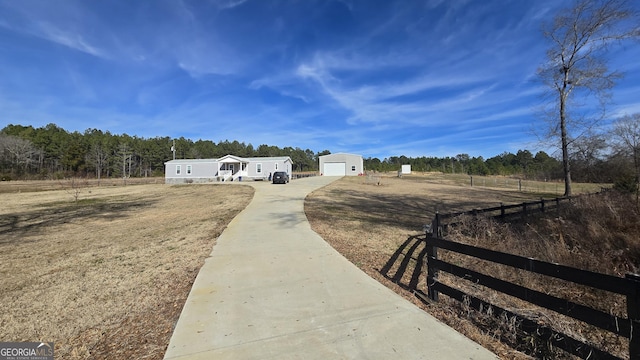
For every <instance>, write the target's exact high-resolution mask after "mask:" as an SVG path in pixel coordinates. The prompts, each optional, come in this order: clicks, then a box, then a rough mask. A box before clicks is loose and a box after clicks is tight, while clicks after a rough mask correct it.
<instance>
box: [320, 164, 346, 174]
mask: <svg viewBox="0 0 640 360" xmlns="http://www.w3.org/2000/svg"><path fill="white" fill-rule="evenodd" d="M322 173H323V174H324V176H345V175H347V164H346V163H325V164H324V169H323V170H322Z"/></svg>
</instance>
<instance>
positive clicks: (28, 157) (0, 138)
mask: <svg viewBox="0 0 640 360" xmlns="http://www.w3.org/2000/svg"><path fill="white" fill-rule="evenodd" d="M2 154H4V157H5V158H6V160H7V162H9V163H10V164H11V165H12V166H15V167H16V168H17V169H18V171H20V172H25V171H26V170H27V168H28V167H29V165H31V163H32V162H34V158H35V157H36V156H37V155H38V150H37V149H36V147H35V146H33V143H31V141H29V140H25V139H22V138H19V137H16V136H10V135H2V134H0V155H2Z"/></svg>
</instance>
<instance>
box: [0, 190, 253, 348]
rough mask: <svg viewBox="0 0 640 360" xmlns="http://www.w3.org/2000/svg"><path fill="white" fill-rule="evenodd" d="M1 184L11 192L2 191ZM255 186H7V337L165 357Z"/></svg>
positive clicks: (3, 259)
mask: <svg viewBox="0 0 640 360" xmlns="http://www.w3.org/2000/svg"><path fill="white" fill-rule="evenodd" d="M0 192H2V191H0ZM252 196H253V188H251V187H248V186H234V185H189V186H168V185H160V184H157V185H136V186H108V187H105V186H101V187H86V188H83V189H82V192H81V194H80V196H79V197H78V201H77V202H76V201H75V198H74V196H73V194H70V193H69V191H68V189H61V190H54V191H41V192H22V191H21V192H19V193H18V192H14V191H6V192H4V193H3V195H2V200H3V201H2V204H3V206H2V207H1V208H0V277H1V278H2V279H3V280H2V283H1V284H0V303H2V305H3V311H2V314H1V315H0V339H3V340H5V341H54V342H55V346H56V349H55V353H56V358H57V359H88V358H91V359H106V358H137V359H143V358H144V359H162V358H163V356H164V352H165V349H166V347H167V345H168V342H169V338H170V337H171V333H172V331H173V326H174V324H175V322H176V321H177V318H178V316H179V314H180V311H181V310H182V306H183V305H184V302H185V300H186V297H187V295H188V293H189V290H190V289H191V285H192V284H193V281H194V280H195V276H196V275H197V272H198V270H199V269H200V267H201V266H202V264H203V262H204V259H205V258H206V257H207V256H208V255H209V253H210V252H211V250H212V248H213V245H214V243H215V239H216V238H217V237H218V235H219V234H220V233H221V232H222V231H223V230H224V229H225V227H226V226H227V224H228V223H229V221H231V219H233V218H234V217H235V216H236V215H237V213H238V212H240V211H241V210H242V209H244V207H245V206H246V205H247V204H248V203H249V201H250V200H251V198H252Z"/></svg>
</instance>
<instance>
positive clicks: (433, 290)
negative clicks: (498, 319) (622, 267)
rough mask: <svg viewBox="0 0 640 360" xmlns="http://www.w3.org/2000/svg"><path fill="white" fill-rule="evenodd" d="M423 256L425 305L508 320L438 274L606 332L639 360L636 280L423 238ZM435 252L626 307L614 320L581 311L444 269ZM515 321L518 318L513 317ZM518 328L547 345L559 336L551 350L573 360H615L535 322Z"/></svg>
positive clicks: (546, 297) (568, 303)
mask: <svg viewBox="0 0 640 360" xmlns="http://www.w3.org/2000/svg"><path fill="white" fill-rule="evenodd" d="M426 242H427V245H426V247H427V249H426V250H427V251H426V257H425V261H426V267H427V289H428V296H429V298H430V299H431V300H434V301H437V300H438V294H439V293H443V294H445V295H448V296H450V297H452V298H454V299H457V300H459V301H467V300H468V301H469V302H470V305H472V306H473V307H475V308H477V309H481V308H483V307H484V308H485V309H486V308H487V306H492V307H493V308H494V309H500V310H501V312H506V313H509V314H512V315H516V316H518V315H517V314H513V313H510V312H508V311H507V310H504V309H501V308H500V307H498V306H496V305H494V304H489V303H486V302H484V301H482V300H480V299H478V298H476V297H473V296H471V295H468V294H466V293H464V292H462V291H460V290H458V289H454V288H451V287H450V286H447V285H445V284H444V283H441V282H439V281H438V273H439V272H440V271H444V272H447V273H450V274H452V275H455V276H457V277H460V278H462V279H465V280H467V281H471V282H473V283H475V284H479V285H483V286H485V287H488V288H491V289H494V290H496V291H499V292H502V293H504V294H507V295H509V296H513V297H516V298H519V299H521V300H524V301H527V302H529V303H531V304H534V305H537V306H540V307H543V308H546V309H549V310H552V311H554V312H556V313H559V314H562V315H565V316H569V317H571V318H573V319H576V320H579V321H582V322H584V323H586V324H590V325H592V326H596V327H598V328H600V329H603V330H606V331H609V332H611V333H613V334H616V335H618V336H623V337H625V338H627V339H629V358H630V359H632V360H640V276H639V275H636V274H627V275H626V277H625V278H620V277H615V276H611V275H606V274H600V273H595V272H591V271H586V270H580V269H575V268H571V267H568V266H563V265H559V264H553V263H548V262H544V261H540V260H536V259H532V258H527V257H522V256H517V255H512V254H506V253H502V252H498V251H493V250H488V249H484V248H479V247H475V246H471V245H466V244H461V243H456V242H452V241H449V240H445V239H442V238H440V237H437V236H434V234H427V240H426ZM438 249H445V250H448V251H452V252H456V253H459V254H462V255H467V256H470V257H475V258H477V259H482V260H486V261H490V262H494V263H498V264H502V265H506V266H509V267H512V268H516V269H521V270H525V271H528V272H531V273H536V274H541V275H545V276H549V277H553V278H556V279H560V280H564V281H568V282H572V283H576V284H581V285H584V286H588V287H590V288H593V289H599V290H605V291H609V292H613V293H616V294H621V295H624V296H626V301H627V317H626V318H624V317H618V316H614V315H611V314H608V313H605V312H602V311H599V310H596V309H593V308H590V307H587V306H584V305H580V304H576V303H574V302H572V301H569V300H566V299H561V298H557V297H555V296H551V295H548V294H545V293H542V292H539V291H535V290H532V289H528V288H526V287H523V286H520V285H517V284H513V283H510V282H508V281H505V280H501V279H497V278H495V277H492V276H489V275H485V274H482V273H479V272H477V271H473V270H470V269H466V268H463V267H461V266H458V265H455V264H452V263H448V262H446V261H443V260H441V259H439V258H438ZM518 317H521V316H518ZM524 320H525V321H523V326H525V327H528V328H530V329H532V330H534V331H537V332H538V333H539V334H546V335H545V336H548V337H549V339H551V338H552V337H554V334H555V335H560V337H561V338H562V339H563V340H562V342H558V343H556V346H557V347H559V348H561V349H563V350H565V351H567V352H569V353H572V354H574V355H576V356H581V357H591V358H594V356H595V357H596V358H605V359H617V357H616V356H613V355H611V354H609V353H607V352H604V351H602V350H600V349H597V348H594V347H592V346H590V345H588V344H585V343H583V342H581V341H580V340H576V339H573V338H572V337H570V336H568V335H566V334H562V333H559V332H556V331H554V330H551V329H548V328H544V329H542V330H541V329H540V326H539V325H537V324H536V323H535V321H533V320H530V319H524Z"/></svg>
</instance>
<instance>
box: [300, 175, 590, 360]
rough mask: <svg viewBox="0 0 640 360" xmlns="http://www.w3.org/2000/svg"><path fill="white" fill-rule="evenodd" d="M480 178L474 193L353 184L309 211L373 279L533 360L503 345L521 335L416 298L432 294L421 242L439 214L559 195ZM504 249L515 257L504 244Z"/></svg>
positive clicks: (483, 339) (318, 199) (378, 181)
mask: <svg viewBox="0 0 640 360" xmlns="http://www.w3.org/2000/svg"><path fill="white" fill-rule="evenodd" d="M474 179H475V180H474V183H475V185H476V186H474V187H471V186H470V182H469V177H468V176H460V175H458V176H446V175H441V174H424V175H412V176H404V177H403V178H398V177H397V176H390V175H386V176H385V175H384V174H383V175H373V176H366V177H345V178H343V179H341V180H339V181H336V182H334V183H332V184H330V185H328V186H326V187H324V188H322V189H319V190H317V191H315V192H313V193H312V194H310V195H309V196H308V197H307V200H306V202H305V211H306V213H307V217H308V218H309V220H310V222H311V226H312V228H313V229H314V230H315V231H316V232H317V233H319V234H320V235H321V236H322V237H323V238H324V239H325V240H326V241H327V242H329V243H330V244H331V245H332V246H333V247H334V248H335V249H337V250H338V251H339V252H340V253H342V254H343V255H344V256H345V257H346V258H348V259H349V260H350V261H351V262H353V263H354V264H356V265H357V266H358V267H359V268H360V269H362V270H363V271H364V272H366V273H367V274H368V275H369V276H371V277H373V278H374V279H376V280H378V281H379V282H381V283H383V284H384V285H386V286H387V287H389V288H391V289H393V290H394V291H396V292H397V293H399V294H401V295H402V296H404V297H405V298H406V299H408V300H410V301H412V302H413V303H414V304H416V305H417V306H419V307H421V308H422V309H424V310H425V311H427V312H429V313H430V314H432V315H434V316H435V317H437V318H438V319H440V320H441V321H443V322H445V323H447V324H449V325H450V326H452V327H454V328H455V329H456V330H458V331H460V332H461V333H463V334H464V335H466V336H467V337H469V338H471V339H473V340H475V341H477V342H479V343H480V344H482V345H483V346H485V347H487V348H488V349H490V350H491V351H493V352H495V353H496V354H498V355H499V356H500V357H501V358H505V359H511V358H528V356H526V355H524V354H522V353H520V352H518V351H515V350H513V349H512V348H511V347H510V346H508V345H506V344H505V343H504V342H502V341H498V340H497V339H499V338H500V337H505V336H507V337H508V336H512V335H514V334H515V333H514V334H504V333H500V332H501V331H502V332H503V331H504V329H495V330H493V329H491V330H487V329H486V328H484V329H483V328H482V327H478V326H477V325H478V324H477V321H475V319H472V318H471V317H468V316H466V315H465V314H464V309H461V306H459V305H457V304H454V303H453V302H447V301H446V300H447V299H446V297H443V298H444V301H441V303H438V304H434V303H427V302H424V301H422V300H421V299H420V297H417V296H416V295H415V294H416V293H419V294H420V293H422V294H424V293H426V279H425V274H424V271H423V269H422V263H421V262H420V259H422V257H423V255H424V253H421V251H424V244H423V242H421V241H420V240H421V239H424V231H423V226H424V225H425V224H429V223H430V222H431V220H432V219H433V216H434V214H435V212H436V211H440V212H441V213H448V212H457V211H467V210H472V209H477V208H485V207H493V206H497V205H499V204H500V203H504V204H516V203H520V202H524V201H530V200H538V199H539V198H540V197H541V196H545V197H553V196H555V194H554V192H553V191H551V189H552V188H555V185H553V184H552V185H551V188H546V189H545V190H546V192H545V193H539V192H525V190H526V189H523V191H519V187H518V186H510V187H505V186H500V185H501V184H502V185H504V184H507V183H508V182H509V181H511V182H512V183H514V184H517V183H518V181H517V180H514V179H506V178H495V179H494V178H486V179H483V180H485V185H489V184H491V187H488V186H486V187H482V186H477V185H478V182H476V180H478V179H477V178H476V177H475V176H474ZM545 184H546V183H535V182H528V183H527V187H528V188H529V189H532V188H534V187H535V188H538V189H544V186H545ZM575 188H578V189H580V190H579V191H598V190H600V186H597V185H578V186H576V187H575ZM529 191H531V190H529ZM510 245H511V244H510ZM507 246H509V245H507ZM496 247H497V248H498V249H499V250H501V251H506V252H509V249H507V248H505V247H502V246H500V245H499V244H496ZM529 256H530V255H529ZM416 341H419V339H417V340H416Z"/></svg>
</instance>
